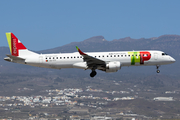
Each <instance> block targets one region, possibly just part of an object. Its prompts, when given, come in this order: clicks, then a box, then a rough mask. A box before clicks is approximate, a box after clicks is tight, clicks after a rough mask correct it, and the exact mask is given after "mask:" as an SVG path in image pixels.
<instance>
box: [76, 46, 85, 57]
mask: <svg viewBox="0 0 180 120" xmlns="http://www.w3.org/2000/svg"><path fill="white" fill-rule="evenodd" d="M76 49H77V51H78V52H79V54H80V55H86V54H85V53H83V52H82V51H81V50H80V49H79V48H78V47H77V46H76Z"/></svg>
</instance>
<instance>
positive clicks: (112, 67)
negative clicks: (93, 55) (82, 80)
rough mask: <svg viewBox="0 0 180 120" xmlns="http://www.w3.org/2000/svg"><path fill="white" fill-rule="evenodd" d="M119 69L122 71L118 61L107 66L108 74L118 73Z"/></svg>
mask: <svg viewBox="0 0 180 120" xmlns="http://www.w3.org/2000/svg"><path fill="white" fill-rule="evenodd" d="M119 69H121V63H120V62H118V61H113V62H109V63H108V64H106V72H117V71H118V70H119Z"/></svg>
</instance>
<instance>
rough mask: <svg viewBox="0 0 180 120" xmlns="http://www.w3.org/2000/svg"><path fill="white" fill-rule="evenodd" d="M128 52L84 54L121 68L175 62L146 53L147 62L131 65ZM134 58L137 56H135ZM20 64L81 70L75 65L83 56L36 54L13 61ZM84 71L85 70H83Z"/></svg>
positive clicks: (161, 56)
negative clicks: (149, 56) (23, 59)
mask: <svg viewBox="0 0 180 120" xmlns="http://www.w3.org/2000/svg"><path fill="white" fill-rule="evenodd" d="M128 52H135V51H119V52H118V51H117V52H89V53H88V52H87V53H86V54H88V55H90V56H92V57H94V58H97V59H100V60H103V61H107V62H110V61H119V62H120V63H121V67H122V66H141V65H146V66H149V65H165V64H171V63H174V62H175V59H174V58H172V57H171V56H169V55H162V53H163V52H162V51H148V52H150V54H151V58H150V59H149V60H148V61H144V64H140V63H138V62H137V63H135V64H133V65H132V61H131V57H132V55H128ZM135 57H136V58H138V57H139V55H137V56H135ZM13 62H17V63H21V64H27V65H31V66H37V67H44V68H53V69H62V68H83V67H79V66H76V65H75V64H76V63H83V62H84V60H83V56H82V55H80V54H79V53H78V52H74V53H59V54H38V55H32V56H29V55H28V56H27V57H26V58H25V62H23V61H13ZM83 69H85V68H83Z"/></svg>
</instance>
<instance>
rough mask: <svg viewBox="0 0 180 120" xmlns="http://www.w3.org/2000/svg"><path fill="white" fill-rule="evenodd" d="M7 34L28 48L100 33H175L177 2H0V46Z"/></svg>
mask: <svg viewBox="0 0 180 120" xmlns="http://www.w3.org/2000/svg"><path fill="white" fill-rule="evenodd" d="M5 32H13V33H14V34H15V35H16V36H17V38H19V39H20V41H21V42H22V43H23V44H24V45H25V46H26V47H27V48H29V49H31V50H43V49H49V48H54V47H58V46H62V45H65V44H68V43H71V42H75V41H76V42H78V41H83V40H85V39H88V38H90V37H93V36H98V35H102V36H104V37H105V39H106V40H109V41H111V40H113V39H119V38H124V37H131V38H142V37H144V38H150V37H158V36H161V35H164V34H177V35H180V0H29V1H27V0H16V1H15V0H14V1H13V0H1V1H0V41H1V42H0V46H8V43H7V41H6V36H5Z"/></svg>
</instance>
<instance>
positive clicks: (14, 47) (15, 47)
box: [6, 33, 26, 56]
mask: <svg viewBox="0 0 180 120" xmlns="http://www.w3.org/2000/svg"><path fill="white" fill-rule="evenodd" d="M6 37H7V40H8V44H9V49H10V51H11V54H12V55H13V56H19V50H24V49H26V47H25V46H24V45H23V44H22V43H21V42H20V41H19V40H18V38H17V37H16V36H15V35H14V34H13V33H6Z"/></svg>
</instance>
